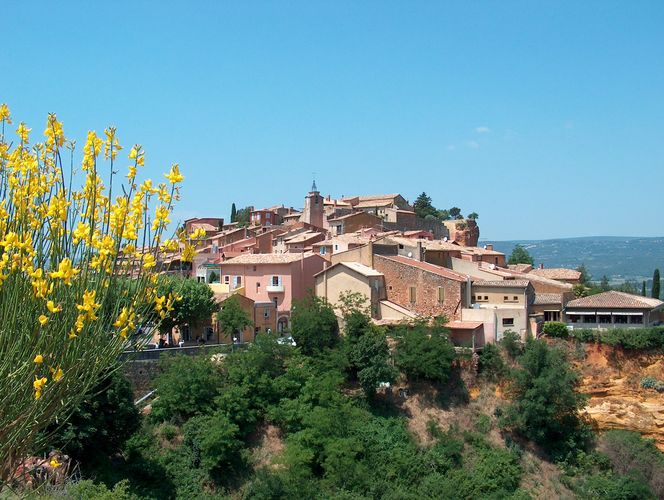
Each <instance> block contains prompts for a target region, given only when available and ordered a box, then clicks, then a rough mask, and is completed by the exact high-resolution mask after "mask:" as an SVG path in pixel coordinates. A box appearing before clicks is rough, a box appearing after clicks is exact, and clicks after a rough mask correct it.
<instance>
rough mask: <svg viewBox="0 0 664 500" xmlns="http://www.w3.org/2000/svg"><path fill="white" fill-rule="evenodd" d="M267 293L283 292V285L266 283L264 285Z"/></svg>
mask: <svg viewBox="0 0 664 500" xmlns="http://www.w3.org/2000/svg"><path fill="white" fill-rule="evenodd" d="M265 291H266V292H267V293H284V285H283V284H279V285H268V286H266V287H265Z"/></svg>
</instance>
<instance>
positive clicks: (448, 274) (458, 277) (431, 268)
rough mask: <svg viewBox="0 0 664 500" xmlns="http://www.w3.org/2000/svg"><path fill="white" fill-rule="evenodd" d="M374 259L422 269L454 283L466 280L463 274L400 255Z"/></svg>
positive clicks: (381, 256)
mask: <svg viewBox="0 0 664 500" xmlns="http://www.w3.org/2000/svg"><path fill="white" fill-rule="evenodd" d="M376 257H380V258H383V259H387V260H392V261H395V262H399V263H400V264H405V265H407V266H412V267H416V268H418V269H422V270H423V271H428V272H430V273H433V274H437V275H438V276H442V277H443V278H448V279H451V280H454V281H466V280H467V277H466V275H465V274H461V273H457V272H456V271H452V270H451V269H447V268H446V267H441V266H436V265H434V264H429V263H428V262H420V261H419V260H414V259H409V258H408V257H403V256H401V255H389V256H388V255H377V256H376Z"/></svg>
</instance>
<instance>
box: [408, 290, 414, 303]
mask: <svg viewBox="0 0 664 500" xmlns="http://www.w3.org/2000/svg"><path fill="white" fill-rule="evenodd" d="M408 297H409V299H410V303H411V304H414V303H415V299H416V288H415V287H414V286H410V287H408Z"/></svg>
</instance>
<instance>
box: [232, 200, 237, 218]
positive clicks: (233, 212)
mask: <svg viewBox="0 0 664 500" xmlns="http://www.w3.org/2000/svg"><path fill="white" fill-rule="evenodd" d="M233 222H237V208H235V203H233V204H232V205H231V223H233Z"/></svg>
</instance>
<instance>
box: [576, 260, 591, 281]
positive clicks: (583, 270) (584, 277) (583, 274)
mask: <svg viewBox="0 0 664 500" xmlns="http://www.w3.org/2000/svg"><path fill="white" fill-rule="evenodd" d="M576 270H577V271H579V273H581V276H579V284H581V285H584V286H588V285H590V280H591V279H592V276H591V275H590V273H589V272H588V270H587V269H586V265H585V264H581V265H580V266H579V267H577V268H576Z"/></svg>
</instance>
